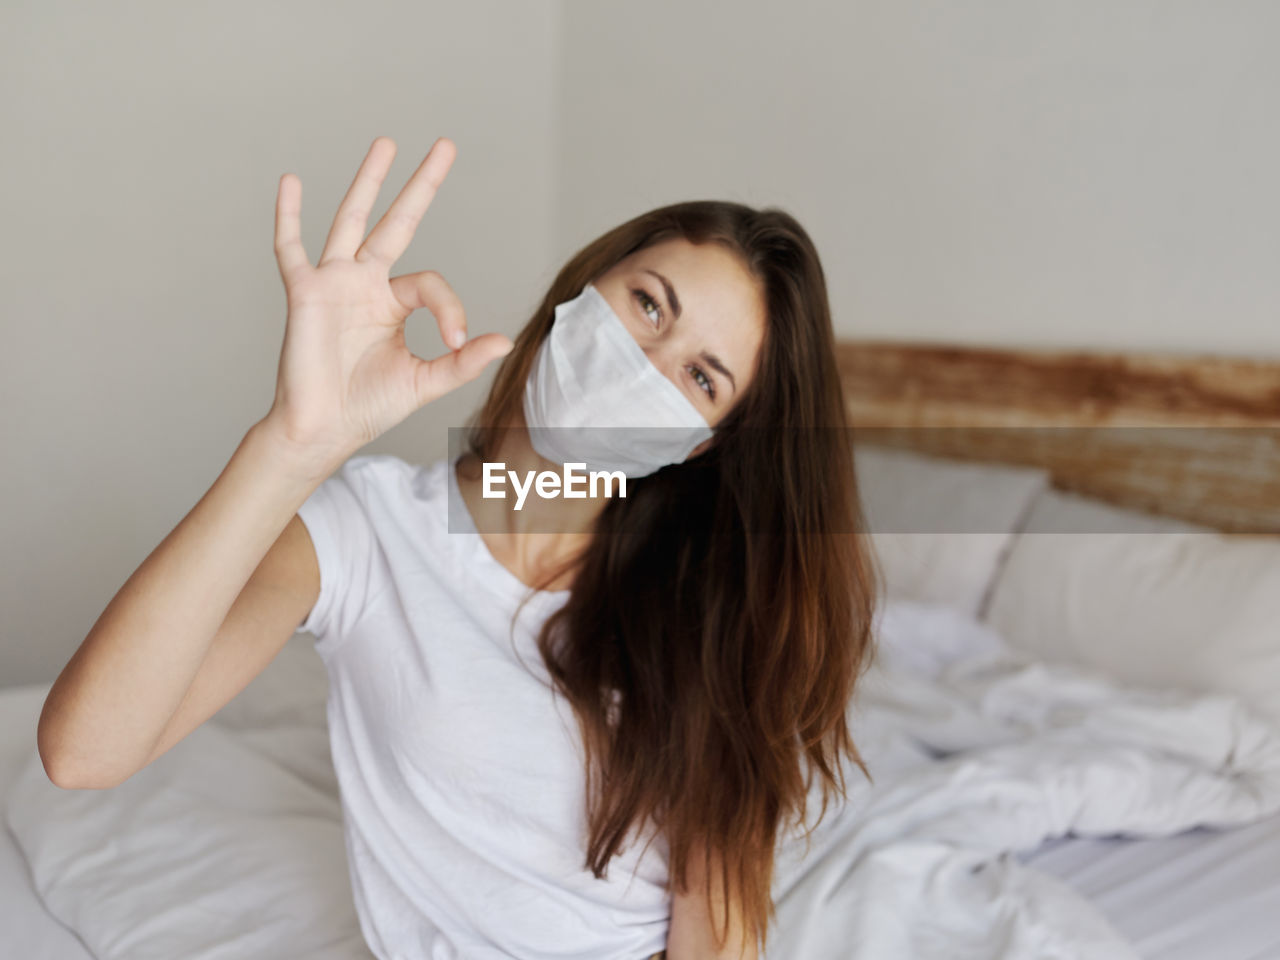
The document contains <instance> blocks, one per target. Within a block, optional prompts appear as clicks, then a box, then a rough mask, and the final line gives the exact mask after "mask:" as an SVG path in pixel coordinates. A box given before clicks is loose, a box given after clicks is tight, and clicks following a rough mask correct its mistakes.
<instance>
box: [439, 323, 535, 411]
mask: <svg viewBox="0 0 1280 960" xmlns="http://www.w3.org/2000/svg"><path fill="white" fill-rule="evenodd" d="M513 346H514V344H513V343H512V342H511V341H510V340H509V339H508V338H507V337H504V336H503V335H502V334H500V333H485V334H481V335H480V336H478V337H476V338H475V339H473V340H468V341H467V342H466V343H465V344H463V345H462V347H461V348H460V349H457V350H454V351H452V352H450V353H446V354H444V355H443V356H440V357H436V358H435V359H434V360H423V359H422V358H421V357H419V358H417V361H418V362H417V367H416V369H415V370H414V393H415V398H416V400H417V403H418V406H419V407H421V406H424V405H425V404H428V403H430V402H431V401H432V400H435V399H436V398H437V397H441V396H444V395H445V394H446V393H448V392H449V391H450V390H456V389H457V388H458V387H460V386H462V385H463V384H464V383H469V382H470V381H472V380H474V379H475V378H476V377H478V376H480V374H481V373H483V372H484V368H485V367H487V366H488V365H489V364H490V363H491V362H492V361H494V360H497V359H498V358H499V357H504V356H506V355H507V354H508V353H510V352H511V348H512V347H513Z"/></svg>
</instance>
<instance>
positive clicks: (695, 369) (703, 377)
mask: <svg viewBox="0 0 1280 960" xmlns="http://www.w3.org/2000/svg"><path fill="white" fill-rule="evenodd" d="M689 372H690V373H691V374H693V381H694V383H696V384H697V385H698V386H699V387H701V388H702V389H703V390H705V391H706V394H707V396H709V397H710V398H711V399H712V400H714V399H715V398H716V385H715V383H714V382H712V380H711V378H710V377H708V376H707V374H706V372H705V371H704V370H703V369H702V368H701V367H699V366H696V365H695V366H692V367H690V368H689Z"/></svg>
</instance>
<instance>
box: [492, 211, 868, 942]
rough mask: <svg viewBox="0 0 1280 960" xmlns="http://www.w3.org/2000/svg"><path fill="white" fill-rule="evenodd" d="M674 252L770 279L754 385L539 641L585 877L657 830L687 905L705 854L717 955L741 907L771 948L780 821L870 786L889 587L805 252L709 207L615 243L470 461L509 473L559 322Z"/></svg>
mask: <svg viewBox="0 0 1280 960" xmlns="http://www.w3.org/2000/svg"><path fill="white" fill-rule="evenodd" d="M675 237H682V238H684V239H685V240H688V241H690V242H692V243H695V244H700V243H708V242H713V243H720V244H723V245H725V246H726V247H727V248H728V249H729V250H731V251H733V252H735V253H736V254H737V255H738V256H739V257H741V259H742V262H743V263H744V264H745V265H746V266H747V268H748V269H749V270H750V272H751V274H752V275H753V276H754V277H755V278H757V279H758V280H759V281H761V283H762V290H763V292H764V297H765V311H766V321H765V327H766V329H765V334H764V338H763V343H762V345H761V347H760V357H759V360H758V366H757V371H756V374H755V377H754V379H753V381H752V382H751V384H750V385H749V386H748V388H747V389H746V390H745V391H744V393H743V395H742V396H741V397H740V398H739V399H738V400H737V402H736V403H735V405H734V407H733V409H732V410H731V411H730V412H729V413H728V414H727V415H726V417H725V418H724V419H723V420H722V421H721V422H720V423H719V424H718V425H717V430H716V438H715V441H714V442H713V444H712V446H711V447H710V448H709V449H708V450H706V451H705V452H704V453H702V454H700V455H699V456H696V457H694V458H692V459H690V460H688V461H686V462H684V463H680V464H674V465H671V466H667V467H663V468H662V469H661V470H658V471H657V472H656V473H653V474H650V475H649V476H647V477H642V478H638V479H634V480H630V481H629V482H628V492H627V496H626V498H625V499H621V498H618V499H614V500H612V501H610V502H609V503H608V505H607V506H605V508H604V509H603V511H602V512H601V514H600V515H599V517H598V519H597V521H596V525H595V527H594V529H593V534H594V535H593V536H592V537H591V539H590V542H589V544H588V545H587V547H586V548H585V552H583V553H582V554H581V555H580V556H579V557H578V558H577V563H576V571H575V573H574V576H573V582H572V587H571V591H570V596H569V599H568V600H567V602H566V603H565V605H564V606H563V607H562V608H560V609H559V610H557V611H556V612H555V613H554V614H552V615H551V617H549V618H548V620H547V621H546V622H545V624H544V625H543V627H542V629H541V631H540V633H539V635H538V640H537V643H538V648H539V650H540V651H541V654H542V657H543V660H544V661H545V663H546V665H547V669H548V671H549V673H550V675H551V677H552V678H553V680H554V682H555V686H556V688H557V689H558V690H559V692H560V693H562V694H563V695H564V696H565V697H566V698H567V700H568V702H569V703H570V704H571V705H572V707H573V710H574V713H575V714H576V716H577V720H578V723H579V726H580V728H581V731H582V735H583V745H584V748H585V752H586V758H587V771H586V773H587V776H586V796H587V798H588V799H587V819H588V831H589V839H588V847H587V852H586V866H588V867H589V868H590V869H591V870H592V871H593V873H594V874H595V875H596V876H597V877H601V876H603V875H604V873H605V871H606V868H607V866H608V863H609V861H610V860H611V859H612V858H613V857H614V856H615V855H616V854H617V853H619V852H620V851H621V850H622V849H625V847H626V841H627V837H628V835H629V834H630V832H631V831H632V829H633V828H636V829H640V828H642V827H643V824H644V822H645V821H646V820H651V821H652V822H653V823H654V824H656V825H657V826H658V827H659V828H660V829H661V830H662V832H663V834H664V836H665V838H666V841H667V844H668V849H669V867H670V877H671V881H672V882H673V883H674V885H675V888H676V889H679V890H681V891H684V890H687V889H688V872H687V871H688V870H689V868H690V863H691V858H692V857H693V856H702V857H704V860H703V863H702V870H703V871H704V875H705V876H707V877H708V878H712V877H713V876H715V877H716V882H717V883H718V884H719V889H720V890H721V891H722V892H723V896H724V897H725V910H724V913H723V918H724V919H723V922H721V921H716V922H715V928H716V930H717V931H718V932H717V934H716V938H717V939H718V940H719V941H720V942H721V944H723V942H724V940H725V935H726V934H727V930H728V922H729V917H728V908H729V903H730V902H734V903H737V904H740V907H741V910H742V916H743V920H744V923H745V926H746V930H745V932H746V934H747V935H748V936H751V935H754V939H755V941H756V943H757V945H758V947H759V949H761V950H763V948H764V944H765V943H766V941H767V936H768V929H769V924H770V921H771V920H773V919H774V918H775V916H776V911H775V905H774V903H773V900H772V896H771V884H772V878H773V867H774V852H775V845H776V843H777V840H778V837H779V830H780V829H781V828H782V826H783V822H784V820H787V819H788V818H790V819H793V820H794V822H795V824H797V825H800V824H803V823H804V821H805V819H806V809H805V806H806V797H807V795H808V793H809V792H810V788H811V785H812V776H813V773H814V771H815V770H816V771H817V772H818V773H819V774H820V775H821V783H822V811H821V813H820V814H819V820H820V819H821V817H822V816H823V815H824V814H825V812H826V809H827V802H828V795H829V794H831V793H834V792H836V791H838V793H839V795H840V796H841V797H842V798H847V792H846V785H845V782H844V775H843V769H842V767H843V761H842V755H844V756H847V757H848V759H849V760H850V761H851V762H853V763H854V764H856V765H857V766H858V768H859V769H860V770H862V772H863V773H864V774H865V773H866V768H865V766H864V765H863V762H862V758H861V756H860V755H859V754H858V751H857V749H856V748H855V746H854V744H853V739H852V736H851V734H850V731H849V729H848V726H847V724H846V710H847V708H848V706H849V702H850V698H851V696H852V694H853V690H854V686H855V683H856V681H857V679H858V678H859V676H860V675H861V673H862V671H863V669H864V668H865V666H866V663H867V661H868V657H869V654H870V649H871V619H872V613H873V607H874V604H875V598H876V596H877V577H878V573H877V572H876V571H875V569H874V566H873V563H874V561H873V558H872V555H871V554H870V551H869V549H868V548H867V546H866V535H865V534H864V533H863V532H862V531H863V523H862V516H861V511H860V507H859V504H858V498H857V492H856V489H855V478H854V468H853V455H852V449H851V446H850V443H849V441H850V439H851V438H850V435H849V434H848V432H847V430H846V421H845V414H844V405H843V402H842V395H841V388H840V381H839V377H838V375H837V370H836V364H835V353H834V335H833V332H832V327H831V313H830V306H829V304H828V300H827V291H826V281H825V277H824V275H823V270H822V266H821V263H820V261H819V258H818V254H817V250H816V249H815V248H814V245H813V243H812V241H811V240H810V238H809V236H808V234H807V233H806V232H805V231H804V229H803V228H802V227H801V226H800V224H799V223H798V222H797V221H796V220H795V218H793V217H792V216H791V215H790V214H788V213H786V212H785V211H783V210H780V209H777V208H765V209H760V210H757V209H753V208H752V207H749V206H746V205H744V204H740V203H734V202H728V201H714V200H704V201H690V202H683V203H676V204H672V205H669V206H664V207H660V208H658V209H655V210H651V211H649V212H647V213H644V214H641V215H640V216H637V217H635V218H633V219H631V220H628V221H627V222H625V223H623V224H621V225H619V226H617V227H615V228H613V229H612V230H609V231H608V232H607V233H605V234H604V235H603V236H601V237H599V238H597V239H596V240H594V241H593V242H591V243H589V244H588V245H586V246H585V247H583V248H582V249H580V250H579V251H578V252H577V253H576V254H574V255H573V257H572V258H571V259H570V260H569V261H568V262H567V263H566V264H565V265H564V267H563V268H562V269H561V270H560V272H559V274H558V275H557V276H556V278H555V280H554V281H553V282H552V284H551V287H550V289H549V290H548V291H547V293H546V296H545V297H544V298H543V300H542V303H541V304H540V305H539V307H538V308H537V311H536V312H535V314H534V316H533V318H532V319H531V321H530V322H529V323H528V324H527V325H526V326H525V328H524V329H523V330H522V331H521V332H520V334H519V335H518V336H517V337H516V340H515V347H514V349H513V350H512V351H511V352H510V353H509V354H508V355H507V356H506V358H505V359H504V360H503V362H502V364H501V366H500V367H499V368H498V371H497V374H496V378H495V380H494V384H493V387H492V389H491V391H490V393H489V397H488V399H487V401H486V403H485V404H484V406H483V407H482V408H481V409H480V411H479V412H478V413H477V415H476V417H475V418H474V419H473V421H472V426H471V428H470V430H469V433H468V437H467V441H468V447H469V449H470V451H471V452H472V453H473V454H475V455H476V456H477V457H478V458H479V459H480V460H482V461H483V460H489V459H494V457H493V454H494V452H495V451H496V449H497V444H498V442H499V438H500V434H501V430H502V429H503V428H504V427H505V426H506V425H508V424H510V423H511V422H512V420H513V417H515V416H517V415H518V411H520V409H521V406H520V405H521V403H522V397H523V391H524V385H525V380H526V378H527V377H528V375H529V370H530V368H531V365H532V362H533V358H534V354H535V353H536V351H537V348H538V346H539V344H540V343H541V342H542V339H543V338H544V337H545V336H546V335H547V333H548V332H549V330H550V328H551V323H552V320H553V319H554V312H555V306H556V305H557V304H558V303H561V302H563V301H566V300H569V299H572V298H573V297H575V296H577V295H578V293H579V292H581V290H582V288H583V286H584V285H585V284H586V283H588V282H589V281H593V280H594V279H595V278H596V277H598V276H600V275H601V274H603V273H604V272H605V271H606V270H608V269H609V268H610V267H612V266H613V265H614V264H616V263H617V262H618V261H620V260H621V259H623V258H624V257H626V256H628V255H629V254H632V253H634V252H636V251H637V250H640V249H643V248H645V247H647V246H650V245H652V244H655V243H658V242H660V241H662V240H666V239H669V238H675ZM637 531H643V532H637ZM619 697H620V698H619ZM615 698H619V699H615ZM806 765H807V766H806ZM814 826H816V823H815V824H814ZM810 829H812V827H811V828H810ZM713 858H714V862H715V863H717V864H718V873H713V871H716V867H713V866H712V863H713ZM710 892H711V883H708V894H710ZM711 906H712V904H711V903H710V902H709V908H710V907H711ZM722 926H723V931H722V932H720V931H721V927H722Z"/></svg>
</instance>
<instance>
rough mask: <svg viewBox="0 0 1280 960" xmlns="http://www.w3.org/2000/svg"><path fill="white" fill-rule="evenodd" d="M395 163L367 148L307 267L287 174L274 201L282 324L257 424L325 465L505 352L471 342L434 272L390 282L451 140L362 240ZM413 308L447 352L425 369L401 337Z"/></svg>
mask: <svg viewBox="0 0 1280 960" xmlns="http://www.w3.org/2000/svg"><path fill="white" fill-rule="evenodd" d="M395 153H396V145H395V142H394V141H392V140H391V138H389V137H378V138H376V139H375V140H374V141H373V144H372V146H370V148H369V152H368V153H367V154H366V155H365V158H364V162H363V163H361V165H360V169H359V171H357V173H356V177H355V180H354V181H353V182H352V184H351V187H350V188H349V189H348V190H347V193H346V196H345V197H344V198H343V200H342V203H341V205H340V206H339V207H338V212H337V214H336V215H335V216H334V218H333V224H332V226H331V227H330V228H329V236H328V238H327V240H326V241H325V245H324V250H323V251H322V252H321V254H320V259H319V261H318V262H317V264H316V265H315V266H314V267H313V266H312V265H311V264H310V262H309V261H308V259H307V254H306V251H305V250H303V247H302V239H301V227H300V211H301V203H302V182H301V181H300V180H299V179H298V177H297V176H296V175H294V174H292V173H286V174H285V175H284V176H282V177H281V178H280V184H279V189H278V192H277V195H276V223H275V252H276V260H277V262H278V264H279V267H280V276H281V278H282V279H283V280H284V286H285V293H286V297H287V301H288V317H287V319H286V324H285V336H284V347H283V349H282V350H281V353H280V368H279V372H278V376H277V380H276V394H275V400H274V402H273V404H272V407H271V411H270V413H269V414H268V415H267V417H266V418H265V419H267V420H270V421H272V422H273V424H274V425H275V426H276V427H277V428H279V429H280V430H281V431H282V434H283V436H285V437H286V438H287V439H288V440H289V441H290V442H296V443H297V444H299V445H302V446H305V447H307V448H308V449H309V450H311V451H313V452H323V454H324V456H325V457H326V459H328V460H330V461H332V463H333V464H334V465H336V464H337V463H340V462H341V461H342V460H344V459H345V458H346V457H347V456H349V455H350V454H352V453H354V452H355V451H356V450H358V449H359V448H360V447H362V446H364V444H366V443H368V442H369V441H370V440H373V439H374V438H375V437H377V436H379V435H381V434H383V433H385V432H386V431H387V430H389V429H390V428H391V427H393V426H395V425H396V424H397V423H399V422H400V421H402V420H404V419H405V418H406V417H408V416H409V414H410V413H412V412H414V411H415V410H417V409H419V408H420V407H422V406H423V405H425V404H427V403H430V402H431V401H432V400H434V399H435V398H436V397H439V396H441V395H443V394H445V393H448V392H449V391H450V390H453V389H454V388H456V387H458V386H461V385H462V384H464V383H466V382H467V381H469V380H473V379H474V378H475V377H477V376H479V375H480V373H481V372H482V371H483V370H484V368H485V366H486V365H487V364H488V363H489V362H490V361H492V360H495V359H497V358H498V357H501V356H503V355H504V354H506V353H507V352H508V351H509V350H510V349H511V346H512V344H511V341H510V340H509V339H508V338H506V337H504V336H502V335H501V334H496V333H486V334H482V335H481V336H478V337H475V338H474V339H471V340H468V339H467V320H466V314H465V312H464V311H463V309H462V302H461V301H460V300H459V299H458V296H457V294H455V293H454V292H453V289H452V288H451V287H450V286H449V284H448V283H447V282H446V281H445V279H444V277H442V276H441V275H440V274H439V273H437V272H436V271H434V270H423V271H420V272H418V273H410V274H403V275H401V276H397V277H391V276H390V272H391V266H392V264H394V263H395V261H396V260H397V259H398V258H399V257H400V256H401V254H403V253H404V251H405V249H406V248H407V247H408V246H409V241H410V240H411V239H413V234H414V231H415V230H416V229H417V227H418V223H419V221H421V219H422V215H423V214H424V213H426V210H427V207H428V206H430V204H431V201H432V199H433V198H434V197H435V195H436V191H437V190H438V189H439V187H440V184H441V183H442V182H443V181H444V178H445V176H446V174H448V172H449V168H450V167H451V166H452V165H453V160H454V157H455V156H456V155H457V148H456V147H455V146H454V144H453V141H451V140H449V139H448V138H446V137H440V138H439V139H437V140H436V142H435V143H434V144H432V146H431V149H430V150H429V151H428V152H427V155H426V157H425V158H424V159H423V161H422V163H421V164H420V165H419V166H418V169H417V170H416V171H414V174H413V176H411V177H410V178H409V180H408V182H407V183H406V184H405V185H404V187H403V188H402V189H401V191H400V193H399V195H397V197H396V199H395V201H394V202H393V203H392V204H391V206H390V207H389V208H388V209H387V212H386V213H385V214H383V216H382V219H380V220H379V221H378V223H377V224H376V225H375V226H374V228H373V229H372V230H371V231H369V235H368V236H367V237H366V236H365V235H364V233H365V228H366V226H367V224H368V219H369V213H370V211H371V210H372V208H373V204H374V201H375V200H376V199H377V196H378V190H379V188H380V187H381V186H382V181H383V180H384V179H385V178H386V175H387V170H388V169H389V168H390V166H391V161H392V160H393V159H394V157H395ZM420 307H426V308H427V309H428V310H430V311H431V313H432V314H434V315H435V318H436V322H437V324H438V325H439V328H440V335H441V337H442V338H443V339H444V342H445V344H446V345H447V346H449V347H450V348H451V350H450V352H447V353H445V354H443V355H441V356H439V357H436V358H435V359H433V360H426V359H423V358H422V357H418V356H416V355H414V354H413V353H412V352H411V351H410V350H409V348H408V346H407V345H406V343H405V339H404V325H405V320H406V319H407V318H408V316H409V314H410V313H412V312H413V311H414V310H416V309H418V308H420Z"/></svg>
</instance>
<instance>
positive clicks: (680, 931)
mask: <svg viewBox="0 0 1280 960" xmlns="http://www.w3.org/2000/svg"><path fill="white" fill-rule="evenodd" d="M704 859H705V858H704V855H703V852H702V851H701V850H697V849H695V850H694V852H693V853H692V854H691V855H690V861H689V878H688V879H689V889H688V890H686V891H683V892H682V891H679V890H677V891H675V892H674V893H673V894H672V899H671V929H670V930H669V931H668V933H667V960H758V954H757V951H756V943H755V939H754V938H753V937H751V936H749V935H745V936H744V934H745V933H746V930H745V924H744V923H743V917H742V910H741V907H740V905H739V904H737V903H736V902H735V903H733V904H731V905H730V908H729V930H728V935H727V936H726V937H725V938H724V946H723V947H722V948H721V949H719V950H717V949H716V936H715V935H716V933H717V932H720V931H721V930H722V928H723V926H724V891H723V888H722V886H721V878H720V868H719V863H718V861H717V860H716V859H715V858H713V859H712V869H711V878H710V880H709V879H708V877H707V874H706V869H705V864H704ZM708 882H711V883H712V884H713V887H712V894H711V900H712V908H711V910H708V904H707V885H708Z"/></svg>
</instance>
